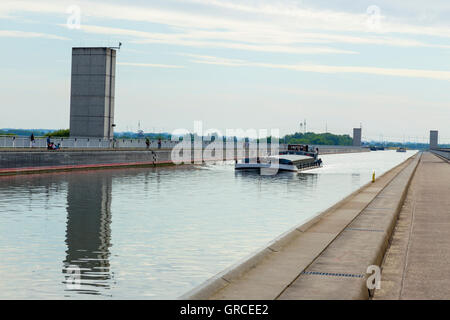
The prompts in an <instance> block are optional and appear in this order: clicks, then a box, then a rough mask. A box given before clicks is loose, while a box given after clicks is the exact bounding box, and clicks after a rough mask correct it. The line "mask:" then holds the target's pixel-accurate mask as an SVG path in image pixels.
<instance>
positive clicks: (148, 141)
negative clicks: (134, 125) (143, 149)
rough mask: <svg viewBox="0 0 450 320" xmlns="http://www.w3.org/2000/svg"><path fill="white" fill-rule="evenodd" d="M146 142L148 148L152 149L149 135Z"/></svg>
mask: <svg viewBox="0 0 450 320" xmlns="http://www.w3.org/2000/svg"><path fill="white" fill-rule="evenodd" d="M145 144H146V146H147V149H150V139H149V138H148V137H147V138H145Z"/></svg>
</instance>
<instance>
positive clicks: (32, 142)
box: [30, 133, 35, 148]
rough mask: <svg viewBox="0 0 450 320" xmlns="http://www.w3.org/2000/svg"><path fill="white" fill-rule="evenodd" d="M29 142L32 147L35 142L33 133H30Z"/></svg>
mask: <svg viewBox="0 0 450 320" xmlns="http://www.w3.org/2000/svg"><path fill="white" fill-rule="evenodd" d="M30 142H31V147H32V148H33V147H34V143H35V140H34V134H33V133H31V136H30Z"/></svg>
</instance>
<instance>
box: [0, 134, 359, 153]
mask: <svg viewBox="0 0 450 320" xmlns="http://www.w3.org/2000/svg"><path fill="white" fill-rule="evenodd" d="M50 141H51V142H53V143H54V144H55V145H58V144H59V147H60V148H61V149H68V148H70V149H112V148H114V149H140V148H142V149H145V148H146V147H147V145H146V139H145V138H137V139H120V138H116V139H102V138H58V137H55V138H51V139H50ZM178 143H180V142H179V141H171V140H162V141H161V149H172V148H173V147H174V146H176V145H177V144H178ZM211 143H212V142H211V141H203V142H202V148H206V147H207V146H208V145H209V144H211ZM227 143H230V142H226V143H224V147H225V146H226V144H227ZM231 143H232V144H233V142H231ZM238 144H239V145H245V143H244V142H243V141H239V142H238ZM194 146H195V144H194ZM309 147H310V150H315V149H316V148H319V151H320V150H326V149H335V150H338V149H355V150H356V149H360V147H353V146H328V145H309ZM1 148H10V149H16V148H17V149H24V148H47V138H46V137H35V140H34V143H33V142H32V141H31V140H30V137H23V136H0V149H1ZM246 148H250V149H256V148H258V147H257V145H256V143H250V144H248V145H246ZM269 148H270V147H269ZM150 149H158V141H157V140H150ZM279 150H280V151H286V150H287V145H286V144H283V143H280V145H279Z"/></svg>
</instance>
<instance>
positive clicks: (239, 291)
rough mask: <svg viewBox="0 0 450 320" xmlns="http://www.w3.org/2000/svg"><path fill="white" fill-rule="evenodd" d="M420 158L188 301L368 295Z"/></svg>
mask: <svg viewBox="0 0 450 320" xmlns="http://www.w3.org/2000/svg"><path fill="white" fill-rule="evenodd" d="M418 159H419V156H416V157H415V159H410V160H408V161H406V162H405V163H403V164H401V165H399V166H397V167H396V168H394V169H392V170H391V171H389V172H388V173H386V174H385V175H383V176H382V177H379V179H377V181H376V182H375V183H371V184H369V185H368V186H366V187H364V188H362V189H361V190H359V191H358V192H356V193H354V194H352V195H350V196H349V197H347V198H346V199H344V200H343V201H341V202H340V203H338V204H337V205H335V206H333V207H332V208H330V209H329V210H327V211H325V212H324V213H323V214H321V215H320V216H319V217H317V218H316V219H314V220H313V221H311V222H310V223H308V224H306V225H303V226H300V227H297V228H295V229H294V230H292V231H291V232H289V233H288V234H287V235H286V236H285V237H283V239H282V240H281V241H275V242H274V243H272V244H271V245H269V247H267V248H266V249H264V251H262V252H260V253H259V254H257V255H255V256H254V257H252V258H251V259H249V260H247V261H246V262H244V263H242V264H240V265H238V266H235V267H233V268H231V269H230V270H226V271H224V272H223V273H221V274H219V275H218V276H216V277H215V278H213V279H211V280H210V281H208V282H207V283H205V284H203V285H202V286H200V287H199V288H196V289H194V290H193V291H191V292H189V293H187V294H186V295H185V296H183V297H182V298H185V299H244V300H248V299H367V298H368V296H369V294H368V290H367V288H366V285H365V282H366V278H367V274H366V270H367V267H368V266H369V265H372V264H378V265H380V264H381V259H382V257H383V254H384V252H385V249H386V247H387V241H388V239H389V237H390V235H391V231H392V230H393V228H394V223H395V220H396V218H397V214H398V212H399V210H400V207H401V204H402V203H403V200H404V196H405V195H406V189H407V186H408V184H409V182H410V179H411V176H412V174H413V172H414V170H415V168H416V166H417V162H418Z"/></svg>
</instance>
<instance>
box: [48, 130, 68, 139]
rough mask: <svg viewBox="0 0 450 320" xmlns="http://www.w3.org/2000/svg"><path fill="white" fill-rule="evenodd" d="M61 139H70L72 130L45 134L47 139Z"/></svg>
mask: <svg viewBox="0 0 450 320" xmlns="http://www.w3.org/2000/svg"><path fill="white" fill-rule="evenodd" d="M49 136H52V137H60V138H66V137H70V130H69V129H60V130H56V131H53V132H49V133H46V134H45V137H49Z"/></svg>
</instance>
